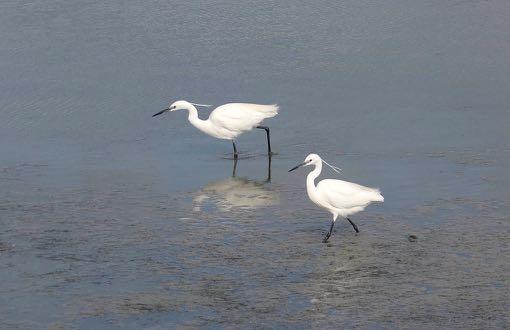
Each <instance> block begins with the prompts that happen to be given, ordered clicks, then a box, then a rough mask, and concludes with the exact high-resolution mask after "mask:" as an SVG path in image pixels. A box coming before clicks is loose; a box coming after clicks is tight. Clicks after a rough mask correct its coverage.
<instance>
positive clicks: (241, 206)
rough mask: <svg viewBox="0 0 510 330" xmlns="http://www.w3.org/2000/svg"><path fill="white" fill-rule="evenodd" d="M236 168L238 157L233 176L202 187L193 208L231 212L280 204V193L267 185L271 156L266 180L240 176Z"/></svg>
mask: <svg viewBox="0 0 510 330" xmlns="http://www.w3.org/2000/svg"><path fill="white" fill-rule="evenodd" d="M236 170H237V159H234V161H233V168H232V177H229V178H227V179H224V180H219V181H213V182H211V183H209V184H207V185H206V186H205V187H203V188H202V189H200V190H199V191H198V192H197V193H196V196H195V197H194V198H193V205H194V207H193V210H194V211H196V212H200V211H203V209H204V208H205V207H210V206H212V207H214V208H216V210H218V211H222V212H230V211H235V210H254V209H258V208H261V207H267V206H272V205H278V204H280V196H279V194H278V193H277V192H275V191H273V190H270V189H268V187H267V186H268V183H269V182H271V157H268V164H267V177H266V179H265V180H251V179H248V178H245V177H241V178H239V177H237V176H236Z"/></svg>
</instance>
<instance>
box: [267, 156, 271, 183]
mask: <svg viewBox="0 0 510 330" xmlns="http://www.w3.org/2000/svg"><path fill="white" fill-rule="evenodd" d="M266 182H271V154H269V157H267V179H266Z"/></svg>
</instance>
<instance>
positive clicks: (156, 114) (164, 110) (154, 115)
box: [152, 108, 170, 117]
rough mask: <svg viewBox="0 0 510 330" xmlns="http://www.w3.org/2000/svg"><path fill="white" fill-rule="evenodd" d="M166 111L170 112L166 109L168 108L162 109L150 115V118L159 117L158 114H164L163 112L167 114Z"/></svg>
mask: <svg viewBox="0 0 510 330" xmlns="http://www.w3.org/2000/svg"><path fill="white" fill-rule="evenodd" d="M168 110H170V109H168V108H166V109H163V110H161V111H160V112H158V113H155V114H153V115H152V117H156V116H159V115H160V114H162V113H165V112H167V111H168Z"/></svg>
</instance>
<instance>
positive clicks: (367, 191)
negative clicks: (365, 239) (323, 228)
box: [289, 154, 384, 243]
mask: <svg viewBox="0 0 510 330" xmlns="http://www.w3.org/2000/svg"><path fill="white" fill-rule="evenodd" d="M323 162H324V164H326V165H328V166H329V167H331V168H332V169H333V170H335V171H336V172H338V170H339V168H338V167H335V166H332V165H329V164H328V163H326V162H325V161H324V160H323V159H321V158H320V157H319V155H316V154H309V155H308V156H307V157H306V158H305V161H304V162H303V163H301V164H299V165H297V166H295V167H293V168H291V169H290V170H289V172H291V171H294V170H295V169H297V168H298V167H301V166H308V165H315V169H314V170H313V171H311V172H310V173H308V176H307V177H306V191H307V192H308V197H309V198H310V200H311V201H312V202H314V203H315V204H317V205H318V206H320V207H322V208H324V209H326V210H328V211H329V212H330V213H331V214H332V215H333V221H332V222H331V227H330V228H329V232H328V233H327V234H326V236H325V237H324V240H323V241H322V242H323V243H326V242H327V241H328V239H329V237H330V236H331V233H332V231H333V226H334V225H335V221H336V219H337V218H338V216H341V217H343V218H345V219H347V221H349V223H350V224H351V225H352V227H353V228H354V230H355V231H356V232H357V233H359V229H358V226H356V224H355V223H354V222H352V221H351V219H349V218H348V216H349V215H351V214H354V213H358V212H360V211H363V209H364V208H365V207H366V206H368V205H369V204H370V203H372V202H384V197H383V196H382V195H381V192H380V191H379V189H375V188H368V187H364V186H361V185H359V184H356V183H352V182H347V181H342V180H333V179H325V180H321V181H320V182H319V183H318V184H317V186H316V185H315V179H316V178H317V177H318V176H319V175H320V174H321V171H322V163H323Z"/></svg>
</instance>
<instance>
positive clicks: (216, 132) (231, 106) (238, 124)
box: [152, 100, 278, 159]
mask: <svg viewBox="0 0 510 330" xmlns="http://www.w3.org/2000/svg"><path fill="white" fill-rule="evenodd" d="M195 106H206V107H208V106H209V105H205V104H195V103H190V102H187V101H182V100H181V101H176V102H174V103H172V104H171V105H170V106H169V107H168V108H166V109H163V110H161V111H160V112H158V113H156V114H154V115H153V116H152V117H156V116H158V115H161V114H162V113H165V112H167V111H176V110H188V112H189V114H188V120H189V122H190V123H191V124H192V125H193V126H195V127H196V128H198V129H199V130H201V131H202V132H204V133H205V134H207V135H210V136H212V137H215V138H218V139H224V140H231V141H232V146H233V147H234V159H237V157H238V154H237V148H236V144H235V139H236V138H237V137H238V136H239V135H240V134H242V133H244V132H246V131H250V130H251V129H253V128H260V129H264V130H265V131H266V135H267V152H268V155H271V140H270V137H269V127H267V126H260V124H261V123H262V121H263V120H264V119H266V118H271V117H274V116H276V115H277V114H278V106H277V105H276V104H271V105H262V104H250V103H227V104H224V105H221V106H219V107H217V108H216V109H214V110H213V111H212V112H211V114H210V115H209V118H208V119H206V120H202V119H200V118H198V111H197V108H196V107H195Z"/></svg>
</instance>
